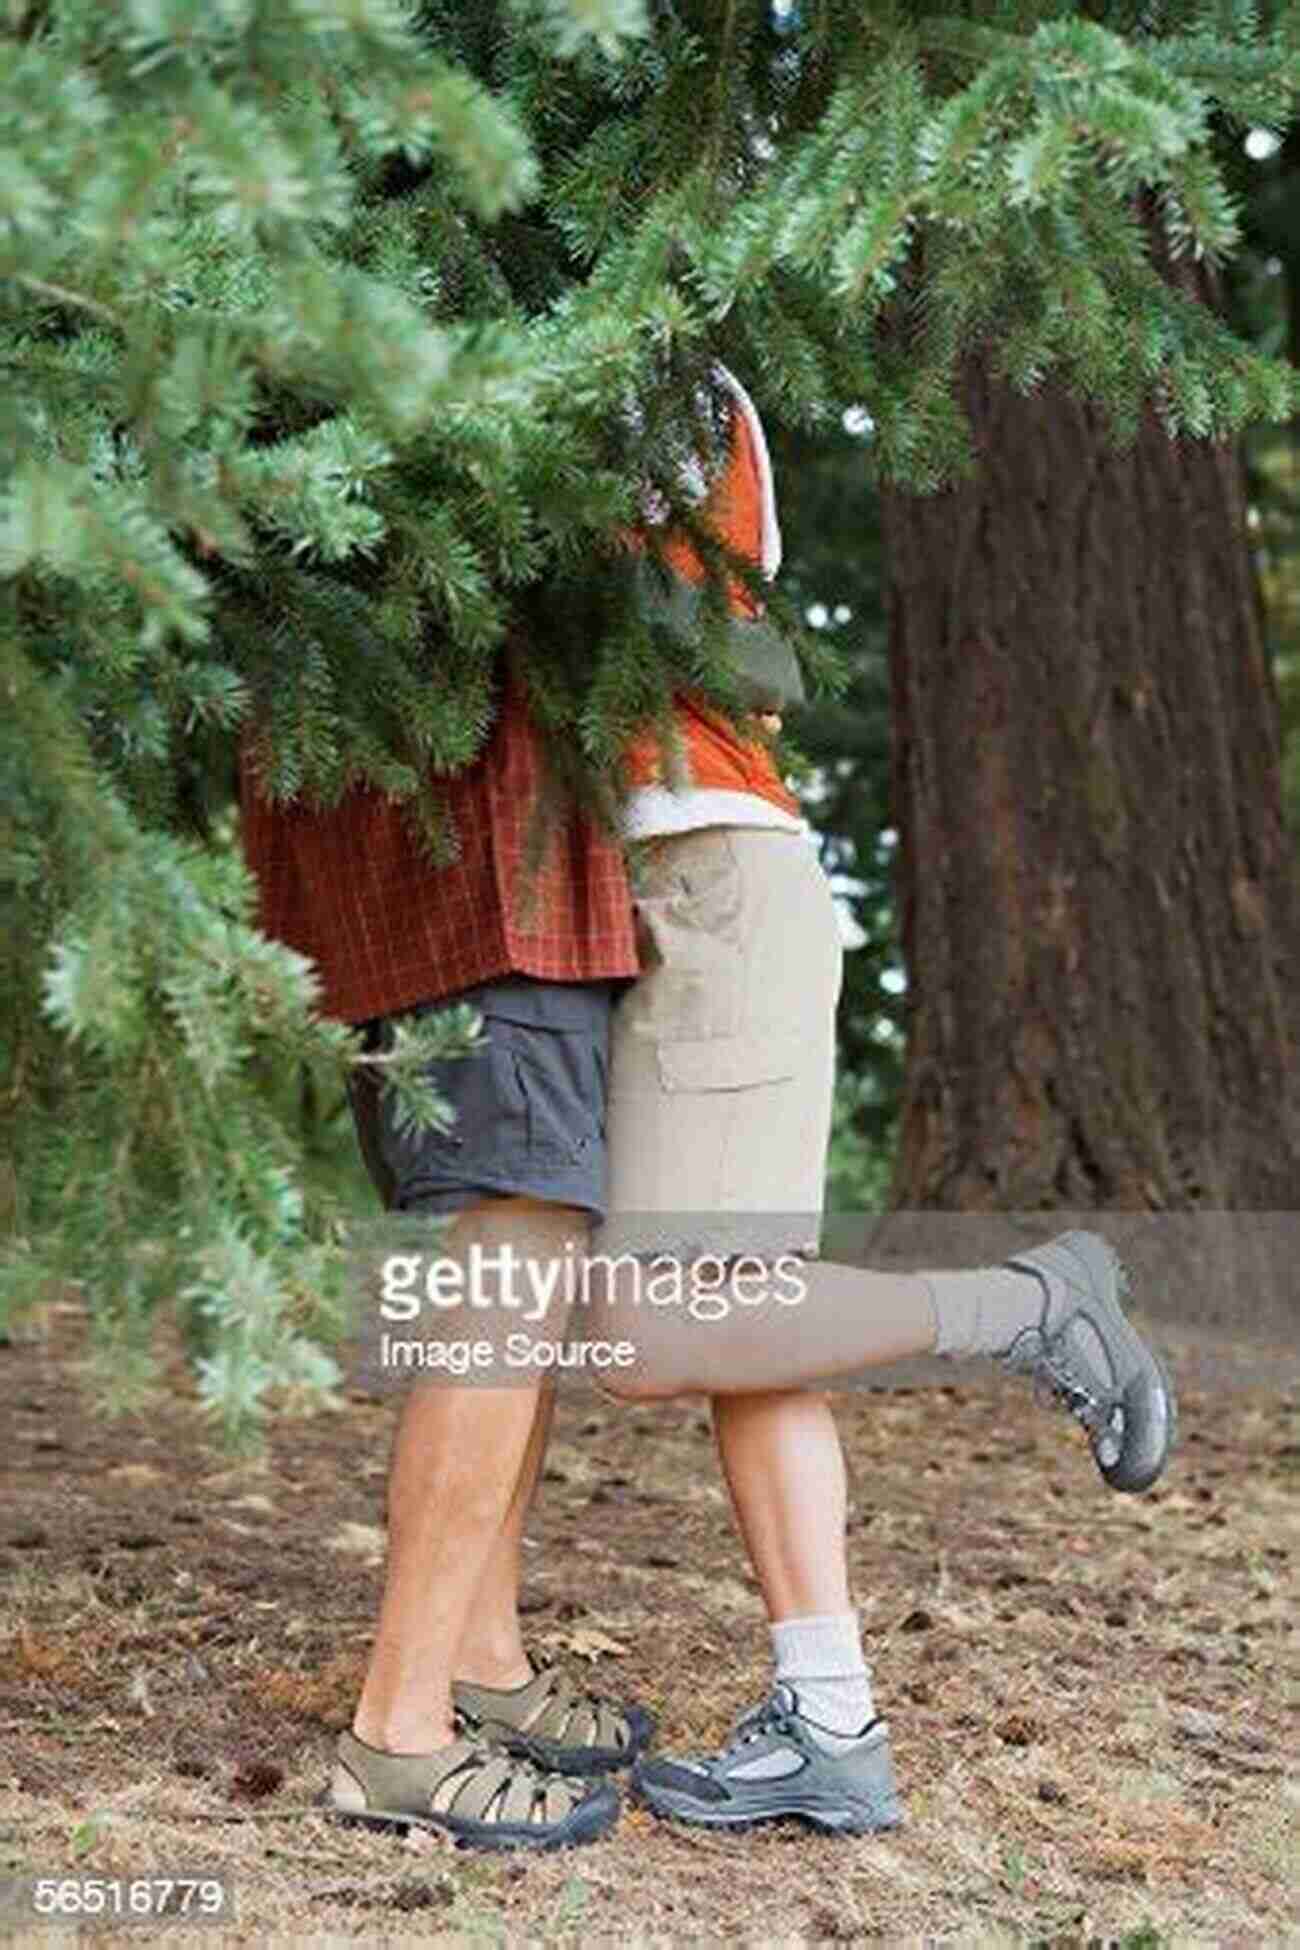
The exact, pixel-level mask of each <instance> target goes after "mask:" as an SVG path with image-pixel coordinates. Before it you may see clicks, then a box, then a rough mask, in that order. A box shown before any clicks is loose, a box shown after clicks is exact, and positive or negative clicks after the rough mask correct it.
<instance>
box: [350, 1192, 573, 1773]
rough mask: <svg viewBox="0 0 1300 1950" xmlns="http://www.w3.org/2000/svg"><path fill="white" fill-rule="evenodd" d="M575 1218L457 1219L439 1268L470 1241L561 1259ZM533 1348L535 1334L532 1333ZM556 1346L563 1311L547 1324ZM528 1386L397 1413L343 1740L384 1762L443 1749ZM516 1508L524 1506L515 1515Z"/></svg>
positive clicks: (532, 1396) (531, 1424)
mask: <svg viewBox="0 0 1300 1950" xmlns="http://www.w3.org/2000/svg"><path fill="white" fill-rule="evenodd" d="M585 1225H586V1215H585V1214H579V1213H575V1212H574V1211H572V1210H571V1209H569V1208H568V1207H564V1206H548V1205H544V1204H542V1203H541V1202H540V1201H537V1200H533V1199H498V1200H493V1201H492V1203H491V1205H487V1206H477V1207H474V1208H473V1209H472V1210H471V1211H469V1212H465V1213H461V1214H459V1215H458V1216H457V1219H456V1220H455V1221H454V1222H453V1224H452V1226H451V1227H450V1229H449V1236H448V1238H447V1240H446V1242H445V1243H444V1245H443V1251H444V1253H445V1254H446V1255H447V1256H448V1257H455V1256H458V1255H460V1254H463V1253H464V1252H465V1251H466V1250H467V1249H468V1247H469V1246H470V1245H471V1244H472V1243H474V1242H477V1243H479V1244H480V1245H481V1246H483V1248H484V1249H485V1250H486V1251H493V1250H496V1249H499V1248H500V1247H501V1246H502V1245H503V1244H505V1243H506V1242H507V1241H509V1242H510V1243H511V1245H512V1246H513V1247H514V1250H515V1252H516V1253H517V1254H524V1253H532V1254H536V1255H537V1256H538V1257H551V1256H554V1257H557V1258H559V1257H562V1256H563V1254H564V1250H565V1246H566V1243H567V1242H568V1241H569V1240H571V1239H572V1238H573V1237H574V1236H575V1226H582V1227H585ZM532 1331H533V1334H534V1338H536V1337H537V1336H538V1334H539V1332H540V1329H539V1328H536V1327H535V1328H534V1329H533V1330H532ZM548 1331H554V1333H555V1335H556V1337H557V1338H560V1337H562V1336H563V1332H564V1318H563V1312H562V1311H561V1312H560V1313H559V1315H558V1316H557V1317H556V1318H554V1319H553V1320H552V1321H551V1322H550V1323H549V1324H548ZM538 1393H539V1384H536V1383H534V1384H532V1385H527V1384H524V1383H521V1384H520V1385H519V1386H517V1387H508V1388H484V1387H475V1386H454V1385H449V1386H440V1387H430V1386H427V1385H426V1386H424V1387H418V1388H416V1389H414V1390H413V1391H412V1393H411V1395H410V1398H409V1399H408V1401H407V1403H406V1405H405V1407H404V1409H403V1411H402V1417H401V1422H400V1424H399V1427H398V1431H397V1437H396V1441H395V1443H394V1450H393V1462H392V1468H391V1471H390V1474H389V1482H388V1563H387V1573H386V1580H385V1586H384V1596H383V1602H382V1605H381V1608H380V1615H379V1624H378V1629H377V1632H376V1637H375V1643H374V1647H373V1650H372V1653H371V1658H370V1665H369V1669H368V1671H367V1673H366V1678H365V1683H364V1685H363V1687H362V1692H361V1698H360V1701H359V1703H358V1706H357V1711H356V1716H355V1718H354V1721H353V1731H354V1733H355V1734H356V1736H357V1738H358V1739H359V1740H363V1741H365V1742H366V1743H367V1744H368V1745H369V1746H372V1747H380V1748H383V1749H385V1750H386V1751H388V1752H390V1753H428V1752H431V1751H432V1750H433V1749H434V1748H436V1747H439V1746H445V1745H447V1744H448V1743H449V1742H450V1741H451V1739H452V1738H453V1729H452V1714H451V1683H452V1680H453V1678H455V1677H459V1676H460V1675H459V1673H458V1672H456V1671H455V1670H454V1668H455V1666H456V1662H457V1654H458V1653H459V1650H460V1648H461V1646H462V1644H463V1643H464V1641H465V1638H466V1633H467V1627H468V1626H469V1623H470V1621H471V1619H472V1618H473V1616H474V1605H475V1599H476V1595H477V1593H478V1591H479V1588H480V1585H481V1583H482V1581H483V1578H484V1576H485V1575H487V1574H488V1572H489V1567H490V1566H491V1564H492V1562H493V1558H494V1555H495V1554H496V1553H497V1552H498V1550H499V1548H500V1546H501V1542H502V1537H503V1533H504V1532H505V1531H506V1527H507V1525H508V1524H510V1523H511V1521H512V1519H513V1520H514V1521H516V1522H517V1523H522V1520H523V1519H522V1511H519V1510H518V1508H517V1504H518V1500H519V1498H520V1478H521V1475H522V1473H523V1471H524V1468H525V1466H526V1463H527V1459H528V1457H529V1453H530V1443H531V1440H532V1438H533V1434H534V1431H535V1429H536V1426H537V1422H538V1408H539V1404H538ZM525 1507H526V1505H525Z"/></svg>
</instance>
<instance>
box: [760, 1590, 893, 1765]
mask: <svg viewBox="0 0 1300 1950" xmlns="http://www.w3.org/2000/svg"><path fill="white" fill-rule="evenodd" d="M771 1632H772V1652H773V1656H774V1657H775V1659H776V1677H777V1680H778V1682H780V1683H782V1684H784V1685H787V1686H790V1687H792V1688H793V1689H794V1691H795V1693H796V1694H797V1695H798V1698H799V1706H800V1710H801V1711H802V1712H803V1714H804V1715H805V1716H806V1718H808V1719H809V1720H811V1721H812V1723H813V1732H814V1736H815V1738H816V1740H817V1742H818V1744H819V1745H821V1746H824V1747H825V1748H826V1749H827V1750H828V1751H829V1752H831V1753H834V1752H836V1751H837V1750H838V1749H840V1748H842V1747H844V1746H849V1745H851V1744H852V1742H853V1741H854V1740H856V1738H857V1737H858V1735H859V1734H860V1733H861V1732H862V1729H863V1727H864V1726H866V1724H867V1722H868V1720H870V1719H871V1718H872V1717H873V1715H874V1713H875V1710H876V1709H875V1703H874V1701H873V1699H872V1696H871V1668H870V1666H869V1665H868V1664H867V1662H866V1660H865V1659H864V1658H863V1656H862V1635H861V1633H860V1631H859V1629H858V1620H857V1615H856V1613H854V1612H851V1611H846V1612H830V1613H825V1614H823V1615H822V1616H820V1617H814V1618H784V1619H782V1620H781V1623H780V1624H779V1625H773V1626H772V1627H771Z"/></svg>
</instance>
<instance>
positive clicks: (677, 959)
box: [622, 829, 747, 1042]
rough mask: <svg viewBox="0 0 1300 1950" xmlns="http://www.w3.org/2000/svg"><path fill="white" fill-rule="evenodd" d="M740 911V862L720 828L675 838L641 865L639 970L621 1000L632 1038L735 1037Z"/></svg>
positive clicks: (742, 977)
mask: <svg viewBox="0 0 1300 1950" xmlns="http://www.w3.org/2000/svg"><path fill="white" fill-rule="evenodd" d="M744 908H745V903H744V886H743V881H742V876H741V870H740V862H739V860H738V859H737V857H736V851H735V848H734V847H733V846H732V844H731V839H730V837H729V835H728V834H727V833H726V831H725V830H722V829H705V830H703V831H701V832H699V833H689V834H685V835H682V836H681V837H680V838H674V839H672V840H671V841H668V842H666V843H664V844H663V845H662V847H661V848H660V849H659V850H658V851H657V852H655V853H654V854H651V855H649V856H648V857H647V858H646V859H644V860H643V861H642V862H641V863H639V871H638V876H637V892H636V896H635V911H636V927H637V943H638V948H639V950H640V956H641V975H640V979H639V981H638V982H637V984H636V987H635V988H634V989H633V991H632V992H631V994H630V995H629V996H628V997H626V998H625V1000H624V1003H623V1005H622V1006H623V1007H624V1008H627V1009H629V1010H630V1013H631V1017H632V1020H633V1022H634V1023H635V1029H636V1033H637V1034H638V1035H642V1036H648V1037H651V1038H653V1039H654V1040H655V1041H656V1042H666V1041H683V1040H685V1041H697V1040H699V1039H701V1038H705V1037H732V1036H735V1035H737V1034H738V1032H739V1030H740V1028H741V1025H742V1023H743V1020H744V1008H745V988H746V972H747V971H746V955H745V928H744V919H745V915H744ZM629 1026H631V1025H630V1024H629Z"/></svg>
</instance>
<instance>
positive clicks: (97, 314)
mask: <svg viewBox="0 0 1300 1950" xmlns="http://www.w3.org/2000/svg"><path fill="white" fill-rule="evenodd" d="M14 282H15V283H16V284H21V285H23V286H25V288H26V289H27V290H28V291H34V292H36V294H37V295H38V296H39V297H42V298H50V299H52V300H53V301H54V303H55V304H56V305H72V306H73V307H75V308H76V309H77V310H79V311H88V312H90V314H91V315H92V317H94V318H99V319H102V320H103V322H104V324H105V325H112V326H115V327H116V329H117V330H118V331H119V332H121V331H125V329H126V327H125V325H124V324H123V321H122V319H121V318H120V317H119V316H118V314H117V313H116V312H115V311H113V310H112V309H111V307H110V306H108V305H102V304H101V303H100V302H99V300H98V298H88V297H87V296H86V294H85V292H84V291H69V289H68V287H67V286H66V285H65V284H50V283H49V282H48V281H47V280H46V279H45V278H37V277H33V276H32V274H31V272H30V271H18V272H16V273H15V274H14Z"/></svg>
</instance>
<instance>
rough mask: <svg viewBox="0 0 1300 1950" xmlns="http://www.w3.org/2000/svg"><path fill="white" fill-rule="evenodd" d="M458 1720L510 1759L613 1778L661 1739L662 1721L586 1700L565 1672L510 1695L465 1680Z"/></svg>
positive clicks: (591, 1696)
mask: <svg viewBox="0 0 1300 1950" xmlns="http://www.w3.org/2000/svg"><path fill="white" fill-rule="evenodd" d="M451 1696H452V1703H453V1705H454V1706H455V1709H456V1713H457V1717H458V1719H459V1720H460V1721H461V1722H462V1723H463V1724H464V1725H465V1726H466V1727H467V1728H468V1730H469V1731H470V1732H471V1733H473V1734H476V1735H478V1736H479V1737H481V1738H485V1739H488V1740H491V1741H492V1742H493V1744H494V1745H496V1746H500V1747H504V1748H505V1749H506V1751H507V1752H508V1753H512V1754H522V1755H523V1756H524V1758H525V1759H527V1760H531V1761H533V1762H535V1763H536V1765H537V1766H539V1767H548V1768H553V1769H555V1770H556V1771H557V1772H559V1773H562V1774H605V1773H610V1772H612V1771H613V1770H614V1769H616V1768H620V1767H628V1766H630V1765H631V1763H632V1762H633V1761H634V1760H635V1759H636V1758H637V1756H638V1755H639V1754H642V1753H644V1752H645V1749H646V1748H647V1747H648V1746H649V1744H650V1741H651V1739H652V1737H653V1735H654V1730H655V1721H654V1715H653V1714H652V1713H649V1712H647V1711H646V1709H645V1707H644V1706H624V1705H620V1704H618V1703H616V1702H615V1701H613V1700H608V1699H603V1698H602V1697H601V1696H600V1694H598V1693H579V1692H578V1691H577V1690H576V1688H575V1687H574V1685H573V1682H572V1681H571V1680H570V1679H569V1677H568V1675H567V1674H566V1673H564V1672H563V1671H561V1669H560V1668H559V1667H558V1666H547V1667H544V1668H543V1670H542V1671H541V1672H539V1673H536V1674H534V1676H533V1678H531V1679H530V1680H529V1681H528V1683H527V1685H525V1686H516V1687H514V1688H512V1689H510V1690H503V1689H501V1688H498V1687H495V1686H474V1685H471V1684H470V1683H469V1682H468V1681H467V1680H457V1681H456V1683H455V1685H454V1686H453V1687H452V1689H451Z"/></svg>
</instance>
